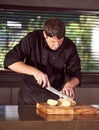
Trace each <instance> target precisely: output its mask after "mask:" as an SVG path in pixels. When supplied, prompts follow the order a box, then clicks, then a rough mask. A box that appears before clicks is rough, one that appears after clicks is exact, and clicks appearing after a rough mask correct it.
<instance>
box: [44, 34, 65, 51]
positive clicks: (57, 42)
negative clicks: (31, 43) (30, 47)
mask: <svg viewBox="0 0 99 130" xmlns="http://www.w3.org/2000/svg"><path fill="white" fill-rule="evenodd" d="M63 40H64V37H63V38H61V39H58V38H57V37H56V36H55V37H49V36H47V37H46V42H47V44H48V46H49V47H50V48H51V49H52V50H57V49H58V48H59V47H60V46H61V44H62V42H63Z"/></svg>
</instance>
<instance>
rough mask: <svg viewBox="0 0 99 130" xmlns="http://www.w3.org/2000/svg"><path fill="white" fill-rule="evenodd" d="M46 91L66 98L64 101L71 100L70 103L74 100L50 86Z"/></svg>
mask: <svg viewBox="0 0 99 130" xmlns="http://www.w3.org/2000/svg"><path fill="white" fill-rule="evenodd" d="M46 89H47V90H49V91H50V92H52V93H54V94H56V95H58V96H60V97H62V98H64V99H67V100H69V101H73V98H71V97H68V96H67V95H65V94H63V93H61V92H60V91H58V90H57V89H55V88H53V87H51V86H50V87H49V86H47V87H46Z"/></svg>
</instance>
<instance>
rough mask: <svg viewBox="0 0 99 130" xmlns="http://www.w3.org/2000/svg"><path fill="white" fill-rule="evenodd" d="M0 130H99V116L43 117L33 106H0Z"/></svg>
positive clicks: (98, 106)
mask: <svg viewBox="0 0 99 130" xmlns="http://www.w3.org/2000/svg"><path fill="white" fill-rule="evenodd" d="M94 106H95V107H97V108H99V105H94ZM0 130H99V115H50V116H49V115H46V116H45V115H44V114H42V113H39V112H38V110H37V109H36V107H35V106H28V105H27V106H20V107H19V106H17V105H5V106H4V105H2V106H0Z"/></svg>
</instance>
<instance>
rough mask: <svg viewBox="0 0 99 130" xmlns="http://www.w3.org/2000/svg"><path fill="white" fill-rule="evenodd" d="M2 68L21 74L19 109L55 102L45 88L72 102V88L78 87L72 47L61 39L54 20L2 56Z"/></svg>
mask: <svg viewBox="0 0 99 130" xmlns="http://www.w3.org/2000/svg"><path fill="white" fill-rule="evenodd" d="M4 67H5V68H9V69H11V70H13V71H15V72H18V73H22V74H24V77H23V80H24V82H25V83H26V86H22V87H21V88H20V92H19V99H18V103H19V104H21V105H24V104H27V105H33V104H35V103H36V102H46V101H47V99H49V98H52V99H58V98H59V97H58V96H57V95H55V94H53V93H51V92H49V91H48V90H46V89H45V87H46V86H53V87H54V88H56V89H57V90H59V91H61V92H62V93H64V94H66V95H68V96H70V97H72V98H74V88H75V87H76V86H78V85H79V83H80V70H81V68H80V59H79V56H78V53H77V49H76V46H75V44H74V43H73V42H72V41H71V40H70V39H69V38H67V37H66V36H65V24H64V22H63V21H62V20H60V19H58V18H49V19H47V20H46V21H45V22H44V30H34V31H33V32H30V33H29V34H28V35H27V36H25V37H24V38H23V39H22V40H21V41H20V43H19V44H17V45H16V46H15V47H14V48H13V49H12V50H11V51H10V52H8V54H7V55H6V56H5V61H4ZM66 75H68V77H69V80H68V81H66V78H65V76H66Z"/></svg>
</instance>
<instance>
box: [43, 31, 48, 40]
mask: <svg viewBox="0 0 99 130" xmlns="http://www.w3.org/2000/svg"><path fill="white" fill-rule="evenodd" d="M43 35H44V37H45V39H46V38H47V35H46V33H45V31H43Z"/></svg>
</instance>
